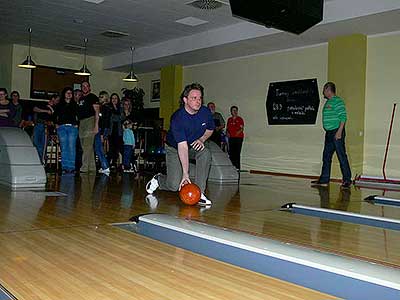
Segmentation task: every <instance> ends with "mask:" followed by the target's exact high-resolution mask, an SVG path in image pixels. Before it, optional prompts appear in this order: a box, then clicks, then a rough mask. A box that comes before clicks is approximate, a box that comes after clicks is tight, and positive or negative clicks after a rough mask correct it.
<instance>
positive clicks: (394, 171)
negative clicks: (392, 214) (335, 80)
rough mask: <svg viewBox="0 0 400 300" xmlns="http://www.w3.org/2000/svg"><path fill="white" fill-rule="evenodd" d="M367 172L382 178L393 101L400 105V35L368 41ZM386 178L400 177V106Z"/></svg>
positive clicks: (365, 147)
mask: <svg viewBox="0 0 400 300" xmlns="http://www.w3.org/2000/svg"><path fill="white" fill-rule="evenodd" d="M367 57H368V64H367V96H366V103H365V145H364V173H365V174H367V175H372V176H381V175H382V172H381V166H382V162H383V155H384V151H385V144H386V138H387V134H388V131H389V122H390V117H391V112H392V106H393V103H394V102H398V103H400V94H399V84H400V75H399V74H400V34H395V35H386V36H376V37H369V38H368V56H367ZM387 176H389V177H395V178H400V107H398V109H397V113H396V119H395V123H394V129H393V135H392V143H391V147H390V152H389V157H388V163H387Z"/></svg>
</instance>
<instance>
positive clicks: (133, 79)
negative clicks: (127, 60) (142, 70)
mask: <svg viewBox="0 0 400 300" xmlns="http://www.w3.org/2000/svg"><path fill="white" fill-rule="evenodd" d="M134 50H135V48H134V47H133V46H132V47H131V52H132V60H131V70H130V71H129V74H128V76H126V77H125V78H124V79H122V80H123V81H128V82H138V81H139V79H138V78H137V76H136V75H135V72H134V71H133V51H134Z"/></svg>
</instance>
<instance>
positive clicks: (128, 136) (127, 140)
mask: <svg viewBox="0 0 400 300" xmlns="http://www.w3.org/2000/svg"><path fill="white" fill-rule="evenodd" d="M132 126H133V123H132V121H131V120H129V119H128V120H126V121H125V122H124V124H123V128H124V133H123V140H124V155H123V166H122V167H123V170H124V172H125V173H134V172H135V169H134V168H133V167H132V165H131V163H130V162H131V157H132V153H133V150H134V149H135V135H134V134H133V130H132Z"/></svg>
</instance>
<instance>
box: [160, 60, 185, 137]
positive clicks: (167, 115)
mask: <svg viewBox="0 0 400 300" xmlns="http://www.w3.org/2000/svg"><path fill="white" fill-rule="evenodd" d="M182 83H183V68H182V66H181V65H171V66H166V67H163V68H162V69H161V87H160V88H161V93H160V118H163V119H164V128H165V129H169V126H170V119H171V116H172V114H173V113H174V111H176V110H177V109H178V108H179V98H180V95H181V93H182Z"/></svg>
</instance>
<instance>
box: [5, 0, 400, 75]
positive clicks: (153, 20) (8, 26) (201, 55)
mask: <svg viewBox="0 0 400 300" xmlns="http://www.w3.org/2000/svg"><path fill="white" fill-rule="evenodd" d="M189 1H190V0H105V1H104V2H102V3H101V4H93V3H88V2H85V1H83V0H0V12H1V16H0V43H3V44H25V45H26V44H27V28H28V27H32V30H33V35H32V45H33V46H36V47H42V48H49V49H57V50H64V51H65V49H64V46H65V45H67V44H76V45H82V44H83V39H84V38H85V37H87V38H88V39H89V43H88V54H89V55H97V56H102V57H104V59H103V62H104V68H105V69H110V70H120V71H127V70H128V68H129V64H130V52H129V48H130V46H131V45H132V44H133V45H134V46H135V47H136V51H135V69H136V71H137V72H139V73H142V72H147V71H153V70H158V69H160V68H161V67H162V66H164V65H167V64H183V65H193V64H198V63H204V62H208V61H215V60H222V59H229V58H234V57H238V56H245V55H253V54H257V53H263V52H268V51H275V50H282V49H288V48H293V47H301V46H308V45H313V44H317V43H323V42H327V41H328V40H329V39H331V38H333V37H335V36H338V35H345V34H351V33H364V34H368V35H369V34H376V33H383V32H390V31H400V0H379V1H378V0H325V8H324V20H323V22H322V23H321V24H320V25H318V26H316V27H314V28H312V29H311V30H309V31H307V32H305V33H303V34H301V35H299V36H297V35H293V34H288V33H283V32H280V31H277V30H275V29H268V28H265V27H263V26H260V25H256V24H253V23H249V22H244V21H243V20H240V19H237V18H234V17H232V15H231V12H230V8H229V6H228V5H225V6H224V7H222V8H220V9H217V10H214V11H203V10H200V9H196V8H194V7H191V6H188V5H186V3H187V2H189ZM265 1H267V0H265ZM224 2H228V0H224ZM249 2H250V0H249ZM186 17H196V18H200V19H202V20H206V21H208V23H206V24H202V25H199V26H196V27H191V26H187V25H183V24H179V23H176V22H175V21H176V20H178V19H182V18H186ZM74 20H76V21H78V22H74ZM80 22H82V23H80ZM105 30H114V31H122V32H126V33H129V36H128V37H122V38H108V37H104V36H102V35H101V32H103V31H105ZM33 55H34V53H33Z"/></svg>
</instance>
